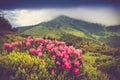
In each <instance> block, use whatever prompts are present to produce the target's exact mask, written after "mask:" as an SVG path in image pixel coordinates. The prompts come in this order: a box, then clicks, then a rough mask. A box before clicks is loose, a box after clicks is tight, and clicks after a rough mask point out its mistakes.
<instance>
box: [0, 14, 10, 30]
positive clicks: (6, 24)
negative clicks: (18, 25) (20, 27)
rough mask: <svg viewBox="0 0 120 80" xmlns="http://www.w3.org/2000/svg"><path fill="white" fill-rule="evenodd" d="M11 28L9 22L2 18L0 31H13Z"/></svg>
mask: <svg viewBox="0 0 120 80" xmlns="http://www.w3.org/2000/svg"><path fill="white" fill-rule="evenodd" d="M11 28H12V26H11V25H10V23H9V21H8V20H7V19H5V18H4V17H1V16H0V30H11Z"/></svg>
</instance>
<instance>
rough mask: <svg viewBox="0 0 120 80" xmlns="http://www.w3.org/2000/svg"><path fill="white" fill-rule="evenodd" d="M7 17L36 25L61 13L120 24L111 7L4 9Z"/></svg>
mask: <svg viewBox="0 0 120 80" xmlns="http://www.w3.org/2000/svg"><path fill="white" fill-rule="evenodd" d="M3 12H4V13H6V18H8V20H9V21H10V22H11V23H12V25H13V26H14V27H16V26H29V25H35V24H38V23H41V22H44V21H49V20H52V19H54V18H55V17H57V16H59V15H66V16H70V17H73V18H77V19H82V20H85V21H89V22H92V23H100V24H103V25H107V26H108V25H117V24H120V22H119V21H120V20H119V19H120V17H119V16H120V15H119V14H118V13H117V12H116V11H115V10H114V9H112V8H109V7H84V6H83V7H74V8H45V9H16V10H4V11H3Z"/></svg>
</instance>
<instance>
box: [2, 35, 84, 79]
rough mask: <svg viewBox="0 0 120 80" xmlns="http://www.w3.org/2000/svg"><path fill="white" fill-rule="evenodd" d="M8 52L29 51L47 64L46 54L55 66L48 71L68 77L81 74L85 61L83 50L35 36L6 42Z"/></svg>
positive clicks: (5, 47)
mask: <svg viewBox="0 0 120 80" xmlns="http://www.w3.org/2000/svg"><path fill="white" fill-rule="evenodd" d="M4 49H5V50H6V53H8V54H10V53H11V52H12V51H16V52H21V53H25V52H27V51H29V54H30V55H31V56H38V57H39V58H40V59H41V60H42V62H43V63H46V64H47V61H46V59H45V55H46V54H47V55H48V58H50V59H52V60H53V61H54V66H52V67H48V69H47V70H48V72H49V73H50V74H53V75H55V76H58V75H60V74H64V75H65V76H66V77H73V76H74V77H77V76H78V75H80V74H81V72H82V71H81V70H80V66H81V65H82V64H83V63H84V60H83V58H82V50H80V49H75V48H74V47H73V46H67V45H66V43H65V42H61V41H57V40H50V39H43V38H33V37H32V36H28V38H27V40H26V41H18V42H14V43H10V44H9V43H4Z"/></svg>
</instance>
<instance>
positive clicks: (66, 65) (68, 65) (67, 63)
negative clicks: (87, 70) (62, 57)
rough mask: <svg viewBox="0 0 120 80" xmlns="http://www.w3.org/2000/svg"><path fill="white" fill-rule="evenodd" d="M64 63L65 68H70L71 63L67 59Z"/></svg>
mask: <svg viewBox="0 0 120 80" xmlns="http://www.w3.org/2000/svg"><path fill="white" fill-rule="evenodd" d="M64 65H65V68H66V69H68V70H69V69H71V68H72V65H71V63H70V62H69V61H67V62H65V63H64Z"/></svg>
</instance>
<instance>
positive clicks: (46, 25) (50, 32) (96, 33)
mask: <svg viewBox="0 0 120 80" xmlns="http://www.w3.org/2000/svg"><path fill="white" fill-rule="evenodd" d="M17 29H18V31H19V32H20V33H22V34H27V35H32V36H34V37H52V38H57V39H60V38H61V36H63V35H73V36H76V37H81V38H84V39H92V40H95V41H98V42H106V43H107V44H109V45H111V44H112V43H115V41H116V39H117V41H120V38H119V36H120V34H119V33H120V29H119V26H116V27H115V26H109V27H105V26H102V25H100V24H95V23H90V22H86V21H83V20H77V19H74V18H70V17H67V16H64V15H61V16H58V17H57V18H55V19H53V20H51V21H48V22H43V23H40V24H37V25H33V26H27V27H18V28H17ZM116 31H117V32H116ZM108 39H110V40H109V41H108ZM112 45H113V44H112ZM117 46H118V47H119V46H120V44H117ZM113 47H115V46H113Z"/></svg>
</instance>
